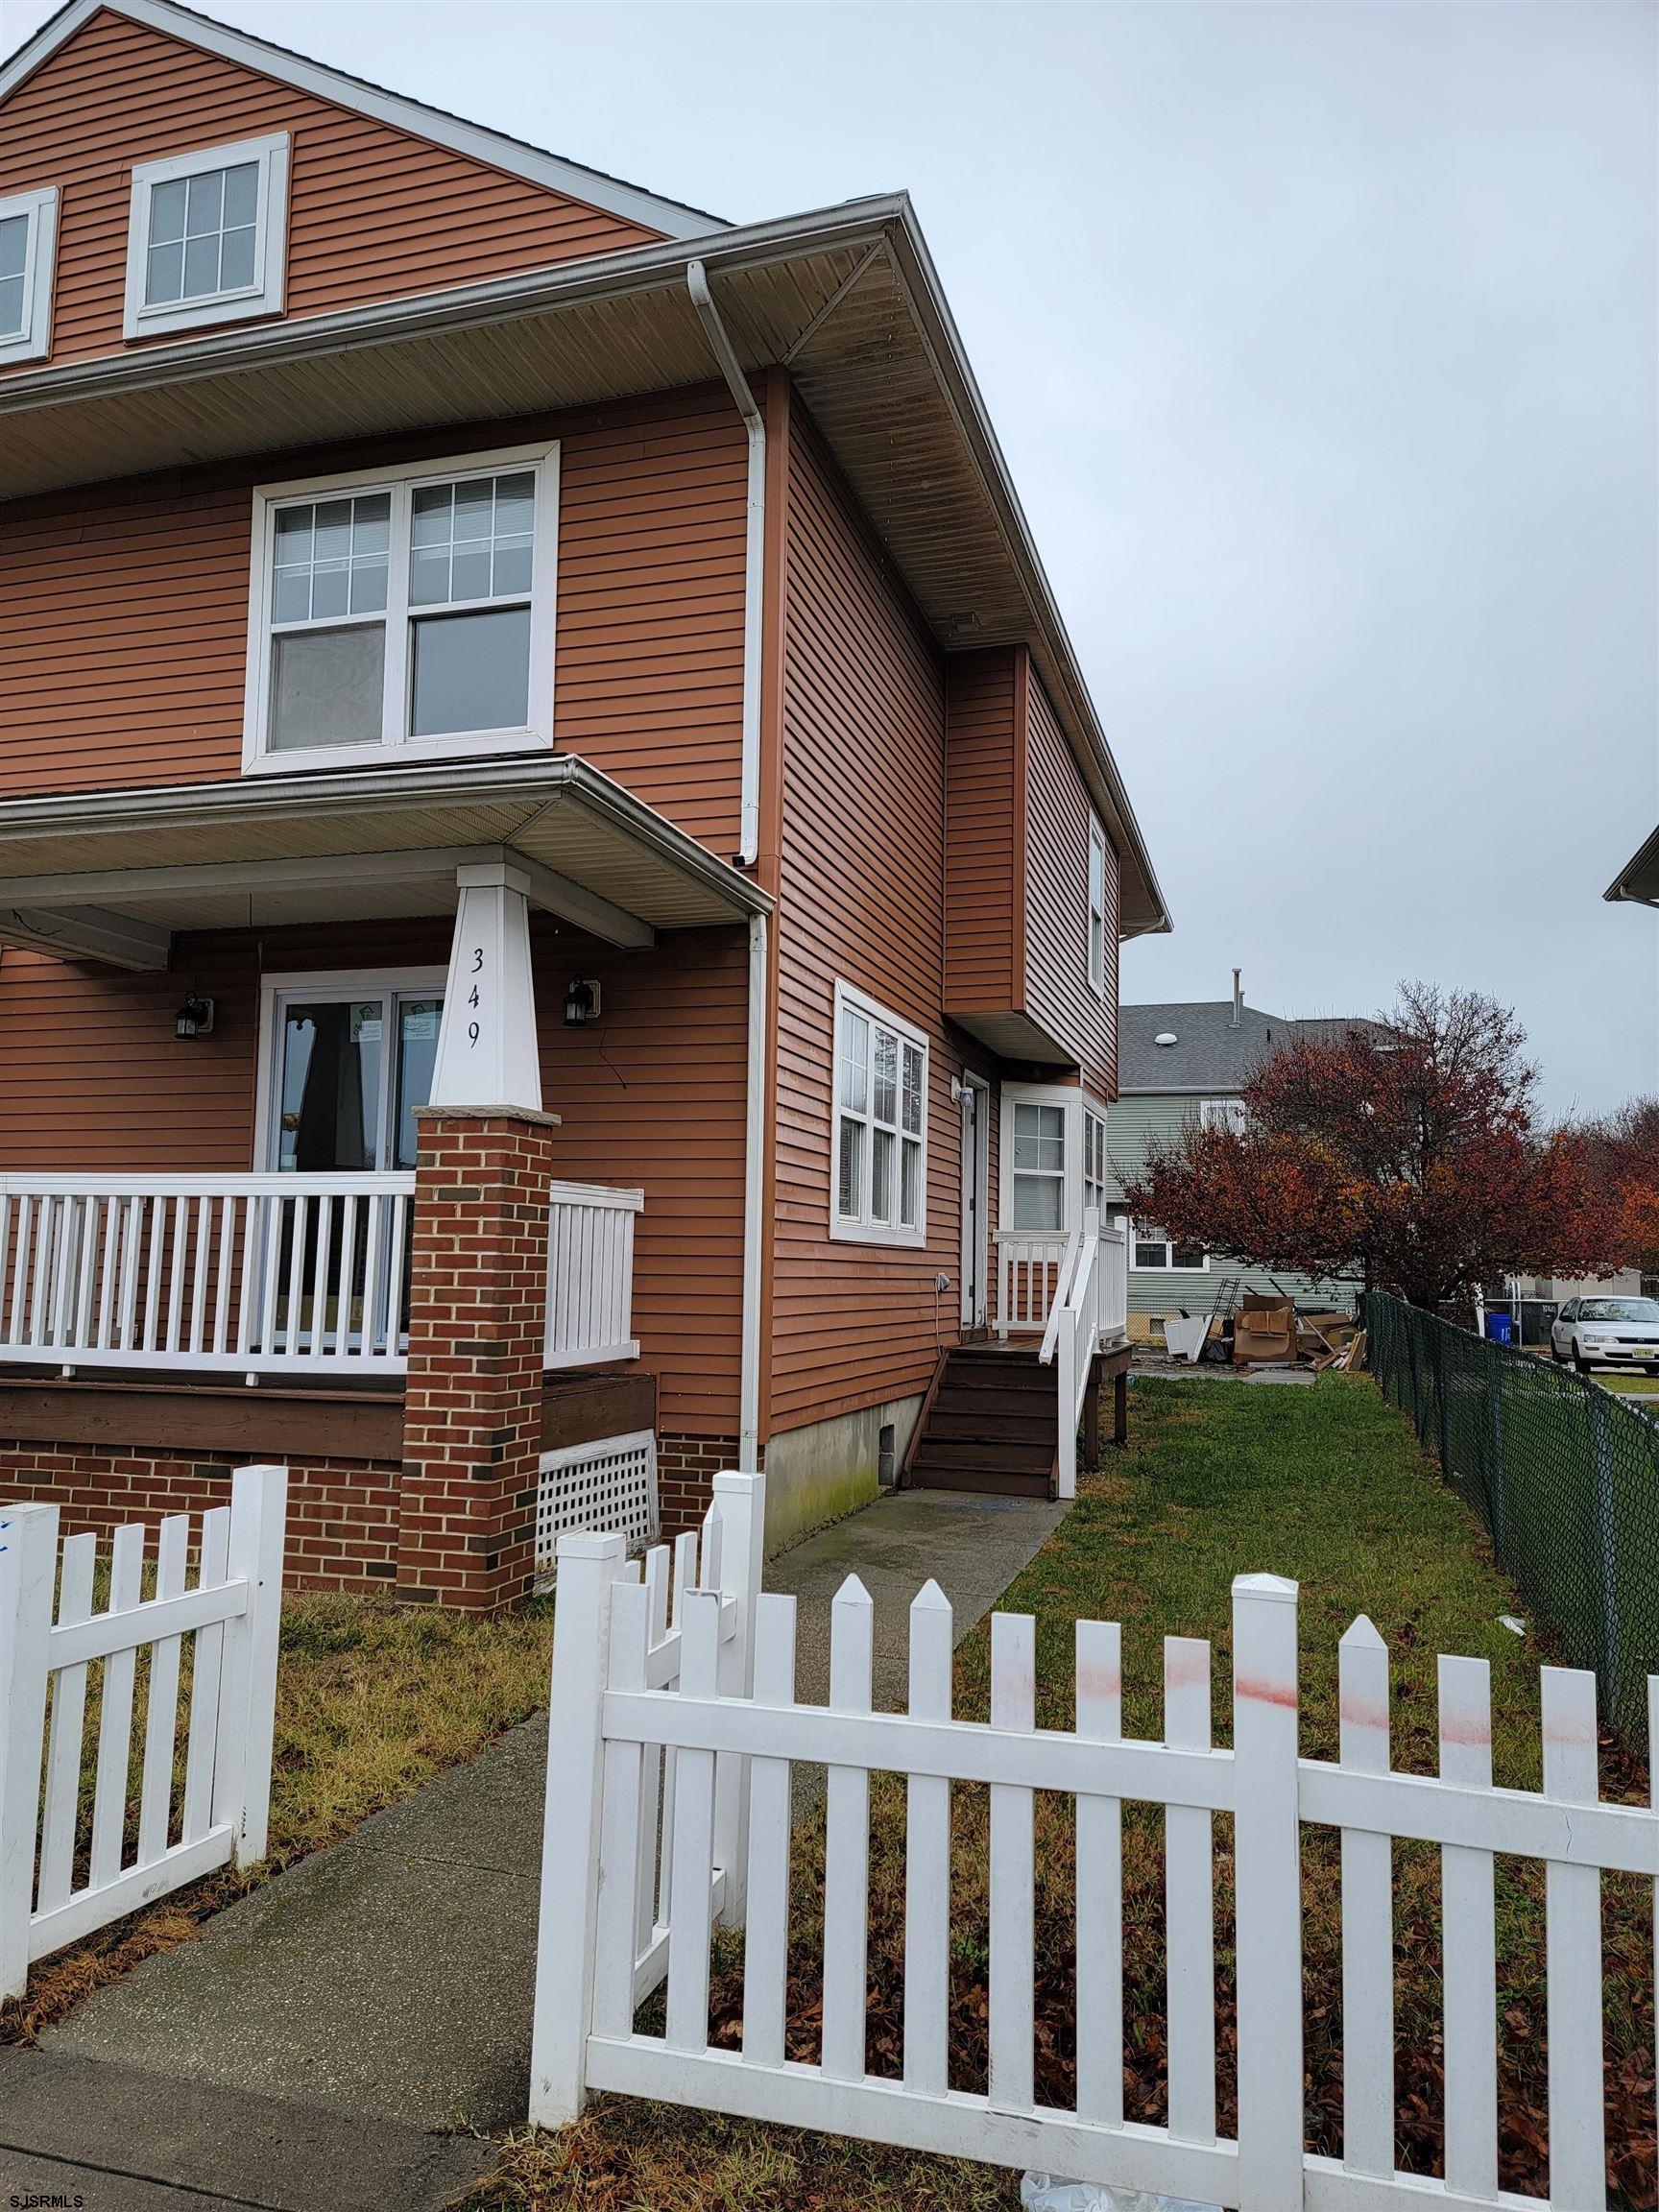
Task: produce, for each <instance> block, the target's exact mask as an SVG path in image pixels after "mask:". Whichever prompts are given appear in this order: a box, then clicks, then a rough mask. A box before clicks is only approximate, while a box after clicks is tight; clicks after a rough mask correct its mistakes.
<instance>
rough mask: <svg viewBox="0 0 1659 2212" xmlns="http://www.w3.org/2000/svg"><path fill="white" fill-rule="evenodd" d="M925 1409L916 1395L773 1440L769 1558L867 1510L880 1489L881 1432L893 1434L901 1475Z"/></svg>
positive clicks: (769, 1459)
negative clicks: (816, 1531)
mask: <svg viewBox="0 0 1659 2212" xmlns="http://www.w3.org/2000/svg"><path fill="white" fill-rule="evenodd" d="M921 1410H922V1395H921V1393H920V1392H917V1393H916V1394H915V1395H914V1396H912V1397H908V1398H897V1399H894V1400H892V1401H891V1402H890V1403H889V1404H887V1405H885V1406H868V1407H865V1408H864V1409H863V1410H862V1411H861V1412H858V1413H842V1414H839V1415H837V1416H835V1417H834V1418H833V1419H831V1420H829V1421H814V1422H812V1423H810V1424H809V1425H808V1426H807V1427H806V1428H805V1429H790V1430H786V1431H784V1432H783V1433H782V1434H781V1435H778V1436H774V1437H772V1439H771V1440H770V1442H769V1443H768V1444H767V1446H766V1550H767V1551H768V1553H770V1552H773V1551H782V1550H783V1549H784V1547H785V1546H786V1545H789V1544H793V1543H794V1542H795V1541H796V1539H797V1538H798V1537H801V1536H805V1534H806V1532H807V1531H808V1529H811V1528H819V1527H823V1525H824V1523H825V1522H826V1521H838V1520H839V1519H840V1518H841V1516H842V1515H843V1514H844V1513H855V1512H856V1511H857V1510H858V1508H859V1506H860V1505H868V1504H869V1503H870V1502H871V1500H872V1499H873V1498H874V1497H875V1496H876V1494H877V1492H878V1489H879V1488H880V1457H881V1431H882V1430H883V1429H884V1428H886V1427H888V1426H889V1425H891V1427H892V1430H893V1461H894V1467H895V1470H897V1469H898V1468H899V1467H901V1466H902V1464H903V1461H904V1454H905V1452H906V1451H907V1450H908V1449H909V1444H910V1437H911V1433H912V1431H914V1429H915V1427H916V1421H917V1416H918V1415H919V1414H920V1413H921Z"/></svg>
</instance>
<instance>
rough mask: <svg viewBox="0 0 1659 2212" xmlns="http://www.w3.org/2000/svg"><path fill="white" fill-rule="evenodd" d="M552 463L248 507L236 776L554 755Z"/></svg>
mask: <svg viewBox="0 0 1659 2212" xmlns="http://www.w3.org/2000/svg"><path fill="white" fill-rule="evenodd" d="M557 499H558V448H557V447H556V446H546V445H542V446H535V447H518V448H515V449H514V450H512V451H510V452H503V453H491V454H482V455H478V456H475V457H469V459H467V460H465V461H454V462H450V463H448V464H445V465H439V466H436V467H432V468H425V469H420V470H418V471H414V470H408V469H369V470H366V471H363V472H361V473H359V474H357V475H353V476H334V477H328V478H325V479H322V480H318V481H314V482H310V483H304V484H287V485H267V486H264V487H262V488H261V489H260V490H259V491H257V492H256V493H254V527H253V545H254V555H253V577H252V603H251V610H250V624H249V671H248V709H247V724H246V729H245V732H244V743H243V765H244V767H245V768H248V769H251V770H263V771H267V772H268V771H272V770H276V769H284V770H286V769H294V768H304V767H325V766H333V765H338V764H342V763H345V762H348V761H361V760H363V759H364V758H365V757H367V756H368V755H369V753H370V752H371V750H372V749H377V750H378V751H379V753H380V754H381V755H382V756H384V755H385V754H386V753H388V752H391V753H395V754H397V756H399V757H416V758H435V757H439V758H441V757H455V756H460V755H467V754H483V753H502V752H516V751H527V750H532V749H538V748H545V747H547V746H549V745H551V743H552V741H553V555H554V544H555V540H556V532H557V522H558V509H557Z"/></svg>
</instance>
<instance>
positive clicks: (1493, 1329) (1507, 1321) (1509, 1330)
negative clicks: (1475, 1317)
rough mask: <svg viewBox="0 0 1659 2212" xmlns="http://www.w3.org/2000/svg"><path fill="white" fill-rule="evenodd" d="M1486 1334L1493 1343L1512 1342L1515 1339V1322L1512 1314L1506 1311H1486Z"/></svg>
mask: <svg viewBox="0 0 1659 2212" xmlns="http://www.w3.org/2000/svg"><path fill="white" fill-rule="evenodd" d="M1486 1334H1487V1335H1488V1336H1489V1337H1490V1338H1491V1339H1492V1341H1493V1343H1494V1344H1513V1343H1514V1341H1515V1323H1514V1320H1513V1318H1512V1316H1511V1315H1509V1314H1507V1313H1488V1314H1487V1316H1486Z"/></svg>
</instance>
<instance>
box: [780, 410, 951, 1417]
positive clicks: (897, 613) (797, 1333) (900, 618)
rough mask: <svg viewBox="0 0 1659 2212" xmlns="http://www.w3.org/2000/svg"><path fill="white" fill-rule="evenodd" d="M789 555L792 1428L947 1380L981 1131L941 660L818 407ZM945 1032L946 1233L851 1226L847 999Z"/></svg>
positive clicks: (939, 1083)
mask: <svg viewBox="0 0 1659 2212" xmlns="http://www.w3.org/2000/svg"><path fill="white" fill-rule="evenodd" d="M788 483H789V512H788V529H787V534H786V546H785V552H784V563H785V570H784V601H785V604H784V615H783V621H784V647H783V650H784V666H783V690H782V724H783V727H782V748H783V838H782V846H783V850H782V854H781V894H782V897H781V910H780V913H779V917H778V961H779V977H778V1009H779V1011H778V1026H777V1033H776V1050H777V1068H776V1084H775V1089H776V1094H777V1099H778V1135H777V1162H776V1170H775V1175H774V1208H775V1215H774V1220H775V1230H774V1233H775V1238H776V1248H775V1255H774V1263H773V1301H772V1307H773V1364H772V1388H771V1394H770V1421H769V1428H770V1431H772V1432H774V1433H775V1432H778V1431H785V1430H790V1429H796V1428H800V1427H804V1426H805V1425H806V1424H808V1423H810V1422H814V1421H819V1420H824V1419H828V1418H829V1417H830V1416H832V1415H835V1414H839V1413H847V1412H852V1411H854V1410H856V1409H858V1408H859V1407H866V1406H871V1405H877V1404H879V1403H881V1402H882V1401H883V1400H886V1399H890V1398H900V1397H904V1396H907V1395H909V1394H911V1393H917V1392H920V1391H922V1390H924V1389H926V1384H927V1382H928V1378H929V1377H930V1375H931V1373H932V1369H933V1365H934V1361H935V1358H936V1339H935V1334H934V1290H933V1279H934V1276H935V1274H937V1273H938V1272H940V1271H941V1270H943V1271H944V1272H946V1273H948V1274H949V1275H950V1282H951V1286H950V1290H949V1291H946V1292H944V1293H942V1294H941V1295H940V1297H939V1300H938V1316H939V1328H940V1334H941V1336H942V1338H943V1340H944V1341H945V1342H947V1343H949V1342H951V1341H953V1340H954V1338H955V1336H956V1334H957V1317H958V1314H959V1312H960V1264H961V1133H960V1132H961V1123H960V1117H959V1113H958V1109H957V1107H956V1105H955V1104H954V1102H953V1101H952V1099H951V1096H950V1079H951V1077H952V1075H954V1074H958V1073H959V1072H960V1070H961V1069H962V1066H963V1060H962V1057H961V1052H960V1050H959V1049H958V1046H959V1045H960V1044H961V1043H962V1042H963V1041H962V1040H960V1039H957V1038H955V1037H954V1035H952V1037H951V1038H947V1036H946V1034H945V1032H944V1026H943V1015H942V1012H941V1006H942V998H943V990H944V957H945V954H944V926H943V925H944V872H945V852H944V829H945V685H944V670H943V666H942V663H941V659H940V656H939V654H938V652H937V650H936V648H935V647H934V645H933V643H932V641H931V639H930V638H929V637H928V636H927V634H926V631H925V629H924V628H923V625H922V623H921V621H920V619H919V618H918V616H917V614H916V613H915V611H914V609H913V608H912V606H911V604H910V602H909V600H908V599H907V597H906V596H905V594H904V592H903V590H902V586H901V585H900V584H899V583H898V581H897V579H896V578H895V576H894V574H893V572H892V570H891V568H890V565H888V564H887V562H886V561H885V560H884V558H883V556H882V554H881V551H880V549H879V547H878V545H877V544H876V542H875V541H874V540H873V539H872V537H871V536H870V534H869V533H868V531H867V529H866V528H865V526H864V524H863V522H862V520H861V518H860V517H859V515H858V513H857V511H856V509H855V507H854V503H853V500H852V497H851V494H850V493H848V491H847V489H846V487H845V485H844V484H843V482H842V480H841V479H840V477H839V474H838V472H837V471H836V469H834V466H833V464H832V463H831V462H830V460H829V457H828V455H827V453H826V451H825V449H824V446H823V445H822V443H821V441H820V440H819V438H818V437H817V435H816V433H815V432H814V431H813V430H812V428H811V426H810V424H809V422H808V421H807V420H806V419H805V413H804V411H803V410H802V409H801V408H800V406H799V403H797V404H796V406H795V407H794V408H793V409H792V410H791V427H790V445H789V474H788ZM837 980H842V981H845V982H847V983H850V984H853V985H854V986H855V987H856V988H857V989H859V990H861V991H863V992H866V993H867V994H868V995H869V996H870V997H871V998H874V999H876V1000H877V1001H878V1003H879V1004H880V1005H882V1006H885V1007H886V1008H888V1009H889V1010H890V1011H891V1012H892V1013H894V1014H896V1015H899V1016H901V1017H902V1019H903V1020H905V1021H907V1022H911V1023H912V1024H914V1025H915V1026H916V1027H918V1028H920V1029H921V1030H923V1031H924V1032H925V1033H926V1035H927V1036H928V1038H929V1040H930V1051H929V1095H928V1102H927V1131H928V1143H927V1155H928V1157H927V1229H928V1236H927V1242H926V1245H925V1246H922V1247H914V1248H912V1247H902V1246H892V1245H884V1244H864V1243H852V1242H841V1241H838V1240H836V1239H833V1238H831V1237H830V1235H829V1207H830V1160H831V1118H832V1073H833V1061H834V1038H833V1026H834V991H835V984H836V982H837Z"/></svg>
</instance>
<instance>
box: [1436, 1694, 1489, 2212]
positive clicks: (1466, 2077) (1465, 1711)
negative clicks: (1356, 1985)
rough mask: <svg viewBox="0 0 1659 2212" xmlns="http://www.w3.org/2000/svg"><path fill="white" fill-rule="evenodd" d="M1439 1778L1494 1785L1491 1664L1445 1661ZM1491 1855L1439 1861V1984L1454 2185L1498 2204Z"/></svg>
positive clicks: (1448, 1853) (1446, 1852) (1465, 1854)
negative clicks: (1495, 2199)
mask: <svg viewBox="0 0 1659 2212" xmlns="http://www.w3.org/2000/svg"><path fill="white" fill-rule="evenodd" d="M1439 1688H1440V1773H1441V1776H1442V1778H1443V1779H1444V1780H1446V1781H1449V1782H1457V1783H1460V1784H1461V1785H1463V1787H1464V1788H1466V1789H1475V1790H1489V1789H1490V1788H1491V1786H1492V1692H1491V1679H1490V1670H1489V1669H1488V1667H1487V1664H1486V1662H1485V1660H1484V1659H1453V1658H1446V1657H1442V1659H1441V1661H1440V1668H1439ZM1493 1909H1494V1899H1493V1878H1492V1854H1491V1853H1490V1852H1489V1851H1471V1850H1468V1849H1466V1848H1464V1847H1462V1846H1460V1845H1455V1844H1448V1845H1446V1846H1445V1847H1444V1848H1443V1849H1442V1851H1441V1853H1440V1913H1441V1924H1442V1936H1441V1949H1442V1959H1441V1982H1442V1990H1443V2004H1444V2009H1445V2035H1446V2054H1445V2063H1446V2179H1447V2181H1448V2183H1449V2184H1450V2185H1451V2186H1452V2187H1454V2188H1457V2189H1467V2190H1470V2191H1472V2192H1475V2193H1476V2194H1479V2192H1481V2191H1484V2192H1486V2194H1487V2195H1491V2194H1492V2193H1493V2192H1494V2191H1495V2190H1496V2189H1497V2186H1498V2031H1497V2015H1498V1987H1497V1984H1498V1967H1497V1934H1496V1928H1495V1924H1494V1919H1493Z"/></svg>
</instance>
